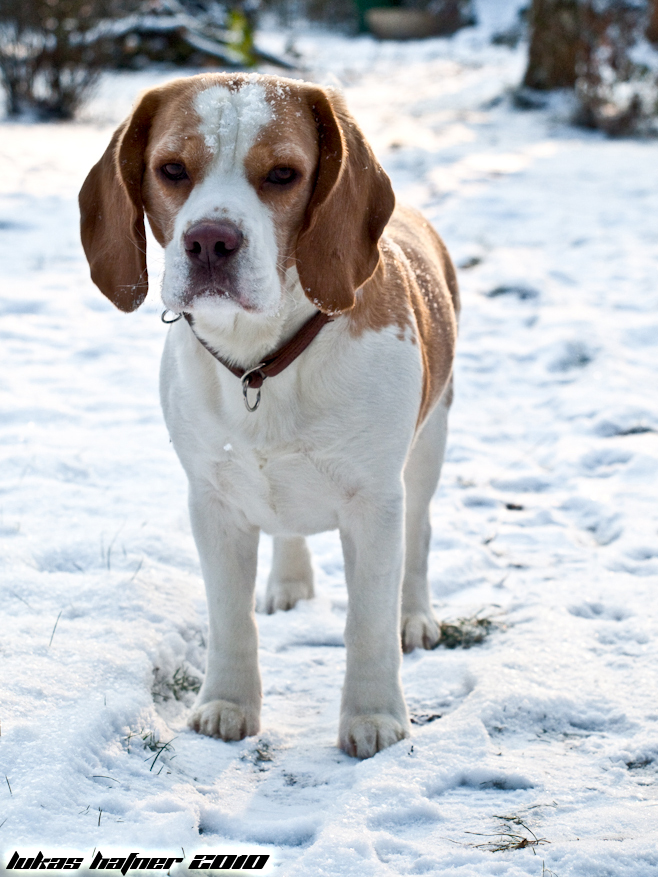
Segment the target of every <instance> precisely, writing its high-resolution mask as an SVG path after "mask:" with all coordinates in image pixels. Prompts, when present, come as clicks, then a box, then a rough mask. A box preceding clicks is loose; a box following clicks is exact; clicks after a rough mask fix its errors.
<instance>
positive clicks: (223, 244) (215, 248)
mask: <svg viewBox="0 0 658 877" xmlns="http://www.w3.org/2000/svg"><path fill="white" fill-rule="evenodd" d="M243 241H244V235H243V233H242V232H241V231H240V229H239V228H238V227H237V225H236V224H235V223H234V222H230V221H229V220H222V221H221V222H201V223H199V224H198V225H195V226H193V227H192V228H191V229H189V231H188V232H187V234H186V235H185V237H184V238H183V243H184V245H185V250H186V252H187V255H188V256H189V257H190V259H192V261H193V262H199V263H200V264H202V265H205V266H207V267H209V268H212V267H213V266H214V265H217V264H218V263H220V262H222V261H224V260H225V259H227V258H229V257H230V256H233V255H235V253H237V251H238V250H239V249H240V247H241V246H242V243H243Z"/></svg>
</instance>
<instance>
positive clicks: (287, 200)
mask: <svg viewBox="0 0 658 877" xmlns="http://www.w3.org/2000/svg"><path fill="white" fill-rule="evenodd" d="M393 206H394V197H393V192H392V190H391V186H390V182H389V180H388V177H387V176H386V174H385V173H384V171H383V170H382V169H381V167H380V166H379V164H378V163H377V161H376V159H375V158H374V156H373V154H372V151H371V150H370V147H369V146H368V144H367V143H366V141H365V139H364V138H363V135H362V134H361V132H360V131H359V129H358V127H357V126H356V124H355V123H354V121H353V120H352V118H351V117H350V116H349V114H348V113H347V111H346V110H345V107H344V104H343V101H342V99H341V98H340V97H339V96H338V95H336V94H333V93H332V92H329V91H326V90H324V89H321V88H319V87H317V86H314V85H310V84H308V83H303V82H297V81H294V80H288V79H280V78H278V77H273V76H258V75H254V74H213V75H201V76H193V77H190V78H188V79H179V80H177V81H175V82H172V83H170V84H168V85H165V86H163V87H161V88H156V89H152V90H151V91H148V92H146V93H145V94H144V95H143V96H142V97H141V99H140V100H139V102H138V103H137V106H136V107H135V109H134V111H133V113H132V115H131V116H130V117H129V118H128V119H127V120H126V121H125V122H124V123H123V124H122V125H121V126H120V127H119V129H118V130H117V131H116V132H115V134H114V136H113V138H112V140H111V142H110V145H109V146H108V148H107V150H106V152H105V154H104V155H103V157H102V158H101V160H100V161H99V162H98V164H96V165H95V166H94V167H93V168H92V170H91V171H90V173H89V176H88V177H87V179H86V180H85V183H84V185H83V187H82V190H81V192H80V209H81V214H82V224H81V228H82V243H83V246H84V249H85V253H86V255H87V259H88V260H89V264H90V266H91V276H92V279H93V280H94V282H95V283H96V285H97V286H98V287H99V289H100V290H101V292H103V293H104V295H106V296H107V297H108V298H109V299H110V300H111V301H112V302H113V303H114V304H115V305H116V306H117V307H118V308H120V309H121V310H124V311H132V310H134V309H135V308H137V307H139V305H140V304H141V303H142V301H143V300H144V298H145V296H146V292H147V274H146V239H145V232H144V214H146V216H147V217H148V219H149V223H150V226H151V228H152V230H153V234H154V235H155V238H156V239H157V240H158V242H159V243H160V244H161V245H162V246H163V247H164V248H165V276H164V283H163V290H162V298H163V301H164V304H165V306H166V307H167V308H169V309H171V310H172V311H176V312H180V311H186V312H191V313H194V311H195V309H197V310H203V311H205V312H206V313H209V311H210V312H211V313H212V314H214V315H216V316H217V317H218V318H220V319H221V318H222V316H223V315H226V316H227V317H228V316H230V315H232V314H234V313H236V312H252V313H258V314H271V313H275V312H276V311H277V310H278V308H279V306H280V303H281V296H282V294H283V288H284V284H285V280H286V276H287V274H288V273H289V272H290V271H291V269H293V268H295V267H296V269H297V272H298V274H299V279H300V281H301V284H302V287H303V289H304V291H305V293H306V295H307V296H308V298H309V299H310V300H311V301H312V302H313V303H314V304H315V305H316V306H317V307H318V308H319V309H320V310H322V311H324V312H325V313H331V314H336V313H341V312H343V311H345V310H348V309H349V308H351V307H352V305H353V304H354V293H355V291H356V290H357V289H358V288H359V287H360V286H362V285H363V284H364V283H365V281H366V280H367V279H368V278H369V277H370V276H371V275H372V273H373V272H374V270H375V268H376V267H377V263H378V260H379V248H378V241H379V238H380V235H381V233H382V231H383V229H384V226H385V225H386V223H387V222H388V219H389V217H390V215H391V213H392V210H393Z"/></svg>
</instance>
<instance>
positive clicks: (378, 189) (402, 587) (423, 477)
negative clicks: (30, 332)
mask: <svg viewBox="0 0 658 877" xmlns="http://www.w3.org/2000/svg"><path fill="white" fill-rule="evenodd" d="M80 208H81V236H82V243H83V247H84V250H85V254H86V256H87V259H88V261H89V264H90V269H91V277H92V280H93V281H94V283H95V284H96V285H97V286H98V287H99V289H100V290H101V292H102V293H104V295H106V296H107V298H109V299H110V301H112V302H113V303H114V304H115V305H116V306H117V307H118V308H120V309H121V310H123V311H132V310H134V309H135V308H137V307H139V305H140V304H141V303H142V301H143V300H144V297H145V296H146V293H147V287H148V280H147V271H146V238H145V226H144V215H146V216H147V217H148V220H149V224H150V226H151V229H152V231H153V234H154V236H155V239H156V240H157V241H158V243H159V244H160V245H161V246H162V247H163V248H164V254H165V271H164V280H163V286H162V300H163V303H164V305H165V308H167V311H165V314H166V313H167V312H169V318H170V321H171V322H172V323H173V325H171V327H170V328H169V331H168V336H167V339H166V343H165V347H164V353H163V358H162V366H161V401H162V408H163V411H164V417H165V422H166V425H167V428H168V430H169V434H170V437H171V440H172V442H173V446H174V448H175V450H176V453H177V455H178V457H179V458H180V461H181V463H182V465H183V468H184V469H185V472H186V474H187V477H188V480H189V509H190V517H191V522H192V530H193V534H194V539H195V541H196V545H197V548H198V552H199V557H200V561H201V568H202V572H203V578H204V581H205V586H206V594H207V599H208V612H209V642H208V657H207V668H206V674H205V679H204V682H203V685H202V686H201V690H200V692H199V695H198V698H197V700H196V703H195V706H194V708H193V712H192V714H191V717H190V720H189V724H190V727H192V728H194V729H195V730H196V731H198V732H200V733H202V734H207V735H210V736H214V737H220V738H222V739H223V740H240V739H242V738H243V737H245V736H250V735H253V734H257V733H258V731H259V727H260V707H261V681H260V674H259V669H258V655H257V649H258V642H257V628H256V621H255V614H254V612H255V598H254V588H255V578H256V557H257V548H258V539H259V533H260V531H261V530H263V531H264V532H266V533H269V534H271V535H272V536H273V537H274V538H273V562H272V569H271V572H270V575H269V580H268V584H267V592H266V609H267V611H268V612H274V611H276V610H279V609H282V610H286V609H290V608H292V607H293V606H294V605H295V604H296V603H297V602H298V601H299V600H307V599H309V598H311V597H313V595H314V590H313V572H312V567H311V560H310V555H309V551H308V548H307V545H306V542H305V537H306V536H308V535H310V534H313V533H318V532H322V531H326V530H335V529H337V530H338V531H339V533H340V539H341V543H342V548H343V554H344V560H345V578H346V582H347V590H348V597H349V606H348V612H347V620H346V626H345V646H346V653H347V667H346V676H345V683H344V687H343V692H342V702H341V714H340V724H339V745H340V746H341V747H342V749H344V750H345V751H346V752H347V753H348V754H350V755H353V756H356V757H358V758H366V757H370V756H372V755H374V754H375V753H376V752H378V751H380V750H382V749H384V748H386V747H387V746H390V745H392V744H393V743H395V742H397V741H399V740H401V739H403V738H405V737H407V736H409V733H410V725H409V717H408V713H407V708H406V705H405V701H404V695H403V692H402V685H401V679H400V668H401V659H402V650H403V649H404V651H407V652H408V651H411V650H413V649H414V648H425V649H431V648H434V647H435V646H436V645H437V643H438V640H439V627H438V623H437V620H436V618H435V616H434V614H433V612H432V607H431V600H430V591H429V584H428V579H427V556H428V550H429V541H430V519H429V504H430V500H431V498H432V495H433V494H434V491H435V489H436V485H437V483H438V479H439V475H440V470H441V465H442V461H443V454H444V448H445V441H446V432H447V418H448V409H449V407H450V403H451V397H452V366H453V357H454V351H455V342H456V335H457V316H458V310H459V296H458V288H457V282H456V276H455V271H454V268H453V265H452V263H451V261H450V258H449V256H448V254H447V251H446V249H445V247H444V245H443V243H442V241H441V240H440V238H439V237H438V235H437V234H436V232H435V231H434V230H433V228H432V227H431V226H430V225H429V223H428V222H427V221H426V220H425V219H424V218H423V217H422V216H421V215H420V214H419V213H417V212H415V211H414V210H411V209H409V208H404V207H396V206H395V197H394V195H393V191H392V188H391V183H390V181H389V179H388V177H387V176H386V174H385V173H384V171H383V170H382V168H381V166H380V165H379V163H378V162H377V160H376V158H375V156H374V154H373V152H372V150H371V148H370V146H369V145H368V143H367V142H366V140H365V138H364V136H363V134H362V133H361V131H360V130H359V128H358V126H357V124H356V123H355V121H354V119H353V118H352V117H351V115H350V114H349V112H348V110H347V109H346V106H345V102H344V100H343V98H342V97H341V96H340V95H339V94H338V93H336V92H334V91H332V90H328V89H323V88H320V87H319V86H316V85H313V84H311V83H307V82H302V81H297V80H291V79H284V78H280V77H276V76H266V75H258V74H244V73H231V74H226V73H215V74H202V75H199V76H192V77H189V78H186V79H178V80H175V81H173V82H171V83H169V84H167V85H164V86H162V87H158V88H154V89H151V90H149V91H147V92H145V93H144V94H143V95H142V96H141V98H140V99H139V100H138V102H137V104H136V106H135V108H134V110H133V112H132V114H131V115H130V117H129V118H128V119H127V120H126V121H125V122H124V123H123V124H122V125H121V126H120V127H119V128H118V129H117V131H116V132H115V134H114V136H113V137H112V139H111V141H110V144H109V146H108V148H107V150H106V151H105V153H104V155H103V156H102V158H101V159H100V161H99V162H98V163H97V164H96V165H95V166H94V167H93V168H92V170H91V171H90V173H89V175H88V176H87V179H86V180H85V182H84V185H83V187H82V189H81V192H80ZM180 316H183V317H184V319H178V317H180ZM163 319H165V316H164V314H163ZM401 646H402V648H401Z"/></svg>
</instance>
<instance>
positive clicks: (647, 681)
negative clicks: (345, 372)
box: [0, 3, 658, 877]
mask: <svg viewBox="0 0 658 877" xmlns="http://www.w3.org/2000/svg"><path fill="white" fill-rule="evenodd" d="M517 5H518V4H517ZM493 6H495V4H493V5H492V7H490V8H493ZM503 6H504V7H505V8H507V7H508V6H509V7H510V9H511V8H512V7H513V6H514V4H502V3H501V4H500V9H502V8H503ZM492 15H493V13H492ZM501 15H502V14H501ZM504 24H505V23H504V22H503V23H502V24H500V23H496V24H495V27H496V28H500V27H502V26H504ZM491 27H492V28H493V27H494V24H492V25H491ZM485 37H486V33H485V31H484V30H483V29H480V30H478V29H472V30H470V31H464V32H462V33H461V34H458V35H457V36H456V37H455V38H454V39H452V40H445V39H443V40H441V39H439V40H429V41H426V42H424V43H416V44H413V43H409V44H394V43H390V44H377V43H375V42H374V41H373V40H370V39H369V38H366V37H363V38H359V39H357V40H349V39H346V38H343V37H339V36H328V35H322V34H318V33H317V32H309V33H306V34H303V35H301V36H300V37H298V38H297V40H296V46H297V49H298V50H299V51H300V52H301V53H302V55H303V57H304V58H305V59H306V63H308V65H309V69H308V71H307V73H306V75H307V78H316V79H319V80H321V81H324V82H327V81H334V82H336V81H338V82H339V83H340V84H341V85H342V87H343V89H344V91H345V93H346V96H347V100H348V103H349V105H350V107H351V108H352V110H353V112H354V114H355V115H356V117H357V118H358V119H359V121H360V123H361V124H362V126H363V128H364V130H365V131H366V133H367V135H368V137H369V139H370V140H371V142H372V143H373V145H374V147H375V149H376V151H377V153H378V155H379V156H380V157H381V159H382V161H383V163H384V165H385V167H386V169H387V171H388V172H389V173H390V175H391V177H392V179H393V181H394V185H395V188H396V191H397V193H398V196H399V198H400V200H404V201H407V202H409V203H412V204H415V205H416V206H418V207H421V208H422V209H423V210H424V211H425V213H426V214H427V215H428V216H429V217H430V218H431V220H432V221H433V222H434V223H435V225H436V227H437V229H438V230H439V231H440V232H441V234H442V235H443V236H444V238H445V240H446V242H447V244H448V246H449V248H450V250H451V252H452V254H453V257H454V259H455V261H456V263H457V264H459V265H462V266H464V267H463V268H462V270H461V271H460V282H461V288H462V293H463V305H464V307H463V316H462V321H461V327H460V340H459V349H458V357H457V365H456V395H455V402H454V406H453V410H452V414H451V423H450V436H449V445H448V456H447V460H446V464H445V468H444V472H443V476H442V482H441V486H440V489H439V491H438V493H437V496H436V498H435V500H434V504H433V528H434V536H433V541H432V546H431V557H430V577H431V582H432V589H433V595H434V600H435V608H436V612H437V613H438V615H439V616H440V618H441V619H444V620H449V621H451V620H452V621H454V620H455V619H457V618H461V617H467V616H472V615H474V614H475V613H481V614H482V615H484V616H487V617H492V619H493V620H494V622H495V626H494V627H493V629H492V631H491V633H490V635H489V636H488V638H487V639H486V640H485V642H484V643H482V644H481V645H476V646H474V647H472V648H470V649H467V650H466V649H456V650H447V649H445V648H439V649H437V650H435V651H433V652H419V651H416V652H414V653H413V654H411V655H408V656H405V658H404V669H403V677H404V686H405V691H406V696H407V701H408V704H409V708H410V711H411V713H412V715H413V716H414V718H415V720H416V723H415V724H414V725H413V735H412V738H411V739H410V740H406V741H402V742H401V743H399V744H397V745H396V746H393V747H392V748H390V749H388V750H386V751H385V752H382V753H380V754H378V755H377V756H376V757H375V758H373V759H371V760H369V761H366V762H363V763H359V762H357V761H355V760H354V759H351V758H349V757H348V756H347V755H345V754H343V753H342V752H340V751H339V750H338V749H337V748H336V745H335V742H336V735H337V725H338V708H339V701H340V688H341V683H342V676H343V672H344V648H343V640H342V631H343V625H344V619H345V608H346V592H345V587H344V582H343V571H342V559H341V554H340V547H339V542H338V539H337V536H336V534H325V535H322V536H317V537H314V538H313V539H312V540H311V544H312V549H313V554H314V563H315V569H316V574H317V591H318V596H317V597H316V598H315V599H314V600H312V601H309V602H303V603H301V604H300V605H298V606H297V607H296V608H295V609H294V610H292V611H291V612H288V613H277V614H275V615H272V616H267V615H265V614H262V613H259V615H258V625H259V631H260V661H261V669H262V673H263V683H264V708H263V720H262V732H261V734H260V735H259V736H258V737H256V738H249V739H246V740H244V741H242V742H240V743H230V744H227V743H223V742H220V741H217V740H212V739H208V738H204V737H201V736H199V735H196V734H194V733H193V732H191V731H188V730H187V729H186V725H185V719H186V714H187V711H188V709H189V706H190V704H191V702H192V700H193V693H192V692H191V691H189V690H188V691H185V690H184V689H186V688H187V689H189V688H190V686H193V684H194V680H196V679H198V678H199V677H200V675H201V674H202V672H203V663H204V654H205V631H206V609H205V597H204V592H203V585H202V581H201V578H200V572H199V565H198V559H197V555H196V550H195V547H194V543H193V540H192V537H191V534H190V528H189V522H188V518H187V511H186V484H185V478H184V476H183V473H182V470H181V468H180V466H179V464H178V462H177V460H176V458H175V456H174V453H173V451H172V449H171V446H170V444H169V442H168V438H167V434H166V431H165V428H164V424H163V422H162V418H161V414H160V410H159V403H158V396H157V373H158V359H159V354H160V350H161V347H162V343H163V338H164V333H165V331H166V328H165V327H164V326H163V325H162V324H161V322H160V319H159V312H160V309H161V306H160V304H159V301H158V294H157V289H158V282H157V279H156V278H157V276H158V273H159V272H160V271H161V266H162V256H161V254H160V252H159V251H158V249H157V245H155V244H154V242H153V241H152V240H151V242H150V244H151V246H150V253H149V261H150V265H149V272H150V274H151V277H152V278H154V283H153V290H152V292H151V293H150V295H149V297H148V299H147V301H146V303H145V304H144V305H143V307H142V308H141V309H140V310H139V311H138V312H136V313H135V314H131V315H125V314H121V313H119V312H118V311H116V310H114V309H113V308H112V306H111V305H110V304H109V303H108V302H106V301H105V299H104V298H103V297H102V296H101V295H100V293H99V292H98V291H97V290H96V289H95V288H94V287H93V286H92V284H91V281H90V280H89V277H88V269H87V266H86V263H85V262H84V258H83V255H82V251H81V248H80V244H79V242H78V232H77V222H78V220H77V209H76V200H75V199H76V195H77V190H78V188H79V186H80V184H81V182H82V180H83V178H84V176H85V174H86V173H87V170H88V169H89V167H90V166H91V164H92V163H93V162H95V161H96V160H97V159H98V157H99V156H100V155H101V153H102V151H103V150H104V148H105V146H106V144H107V141H108V139H109V136H110V133H111V131H112V130H113V128H114V126H115V125H116V124H117V123H118V122H119V121H120V120H121V119H122V118H123V116H124V115H125V113H126V112H127V111H128V109H129V106H130V104H131V102H132V100H133V99H134V97H135V95H136V94H137V93H138V92H139V91H140V89H142V88H144V87H146V86H148V85H150V84H155V83H158V82H162V81H164V80H165V79H167V78H171V74H167V73H162V72H160V73H158V72H155V73H154V72H143V73H140V74H126V75H120V76H114V77H111V78H108V79H107V80H106V81H105V82H104V84H103V86H102V88H101V90H100V92H99V94H98V96H97V97H96V98H95V100H94V101H93V102H92V103H91V104H90V105H89V107H88V108H87V109H86V110H85V112H84V113H83V115H82V116H81V119H80V120H79V121H78V122H76V123H74V124H68V125H67V124H51V125H38V124H31V125H24V124H16V123H4V124H3V125H2V129H1V130H2V133H1V135H0V137H1V139H0V153H1V154H2V158H3V170H4V173H3V176H2V182H1V183H0V266H1V268H0V271H1V276H2V280H1V287H0V289H1V291H0V313H1V315H2V320H1V322H0V336H1V340H2V348H1V349H2V376H3V379H2V384H1V385H0V408H1V410H2V415H1V417H0V461H1V463H0V472H1V479H2V480H1V482H0V593H1V594H2V607H3V613H2V628H1V634H0V658H1V666H2V687H1V690H2V713H1V715H0V719H1V720H2V736H1V737H0V823H1V825H0V851H1V853H2V858H1V860H2V861H4V862H6V861H7V860H8V858H9V857H10V856H11V854H12V853H13V851H14V850H15V849H18V850H20V852H21V854H22V855H25V854H26V853H27V852H30V851H33V852H36V851H38V850H39V849H41V850H42V851H43V852H44V854H45V855H48V854H50V855H54V854H55V852H57V851H58V850H61V851H63V852H65V853H67V854H68V855H73V854H74V853H79V854H80V855H84V856H85V862H86V863H87V864H88V863H89V862H90V861H91V858H90V857H91V854H92V851H93V850H94V849H96V850H98V849H101V850H102V851H103V854H104V855H106V856H107V855H109V854H110V853H113V854H115V855H120V854H127V853H129V852H131V851H133V852H134V851H140V852H141V853H145V852H147V851H154V852H157V853H159V854H165V853H170V854H171V855H178V854H179V851H180V849H181V848H182V849H183V850H184V853H185V856H186V857H187V858H186V862H185V863H184V864H183V865H182V866H175V867H174V868H172V871H171V873H172V874H185V873H188V871H187V868H186V867H185V865H186V864H189V862H190V860H191V856H192V855H193V854H194V853H200V852H204V851H209V852H212V851H216V852H236V851H238V850H243V851H244V850H248V851H251V852H255V851H256V850H258V849H262V850H264V851H266V852H269V853H270V854H271V856H272V865H271V867H270V866H268V868H270V873H274V874H282V875H286V877H288V875H290V877H294V875H303V877H324V875H340V877H352V875H355V877H356V875H359V877H369V875H373V877H386V875H403V874H442V875H451V877H452V875H455V877H456V875H462V877H473V875H474V874H477V875H478V877H489V875H492V877H493V875H503V874H504V875H509V877H517V875H528V877H539V875H541V874H542V869H543V868H545V872H544V873H550V872H551V871H552V872H553V873H554V874H556V875H558V877H604V875H610V877H613V875H614V877H647V875H649V874H651V873H654V871H658V819H657V815H658V811H657V810H656V807H658V793H657V790H658V785H657V783H656V780H657V772H656V771H657V765H658V704H657V703H656V691H657V689H658V647H657V646H656V643H657V642H658V617H657V613H656V609H655V601H654V599H653V595H654V589H655V586H656V577H657V576H658V512H657V509H656V493H657V490H658V404H657V401H656V381H657V373H658V357H657V356H656V344H657V343H658V316H657V314H658V287H657V284H656V279H655V278H656V276H658V248H657V246H656V241H657V240H658V203H657V202H658V195H657V193H656V187H655V168H656V145H655V143H654V142H650V141H629V140H626V141H624V140H621V141H612V140H606V139H603V138H602V137H601V136H599V135H596V134H590V133H586V132H583V131H579V130H577V129H574V128H571V127H569V126H568V125H567V124H566V122H565V119H564V117H563V115H561V114H560V113H561V111H560V110H559V107H558V108H557V109H556V108H553V109H550V108H549V109H548V110H544V111H534V112H519V111H515V110H513V109H512V108H511V106H510V101H509V99H508V97H507V91H508V89H509V88H510V87H511V86H513V85H514V84H515V83H517V82H518V81H519V79H520V77H521V74H522V70H523V64H524V48H523V46H521V47H519V49H517V50H510V49H507V48H504V47H496V46H491V45H490V44H489V43H488V41H487V40H486V39H485ZM284 39H285V36H279V35H276V34H273V35H270V37H269V41H270V44H272V45H275V44H276V42H277V40H280V41H283V40H284ZM493 293H495V294H493ZM270 552H271V546H270V543H269V540H267V539H263V540H262V545H261V557H260V566H259V579H258V582H259V585H258V592H259V599H260V600H261V601H262V600H263V595H264V588H265V582H266V579H267V572H268V565H269V561H270ZM175 694H177V695H178V697H180V700H178V699H176V696H175ZM166 743H169V744H170V745H169V746H168V747H167V748H163V747H164V744H166ZM156 756H157V758H156ZM502 816H504V817H508V822H507V823H504V822H501V820H500V819H499V817H502ZM514 819H517V820H520V821H521V822H522V823H523V824H524V825H526V826H528V828H529V829H530V830H531V831H532V832H534V835H535V836H536V838H537V839H538V840H542V841H546V842H542V843H541V844H540V845H537V846H534V847H533V846H525V847H523V848H520V849H515V850H509V851H507V852H504V851H503V852H500V851H499V852H491V851H490V849H486V848H484V847H483V846H482V845H486V844H491V843H492V842H493V841H495V840H496V839H497V838H498V837H500V831H501V826H504V825H505V824H506V825H507V826H508V827H511V829H514V830H515V831H517V832H518V833H520V835H522V836H525V837H527V838H528V839H531V835H530V833H529V832H528V831H526V829H524V828H523V826H522V825H521V824H520V823H519V822H518V821H517V822H514V821H513V820H514ZM478 845H480V846H478ZM122 851H123V853H122ZM80 873H82V872H80ZM94 873H95V872H94Z"/></svg>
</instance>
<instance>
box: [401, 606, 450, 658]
mask: <svg viewBox="0 0 658 877" xmlns="http://www.w3.org/2000/svg"><path fill="white" fill-rule="evenodd" d="M401 629H402V650H403V651H404V652H413V650H414V649H435V648H436V647H437V646H438V644H439V640H440V639H441V631H440V629H439V622H438V621H437V620H436V618H435V617H434V615H433V614H432V613H431V612H414V613H411V614H409V615H404V614H403V615H402V625H401Z"/></svg>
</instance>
